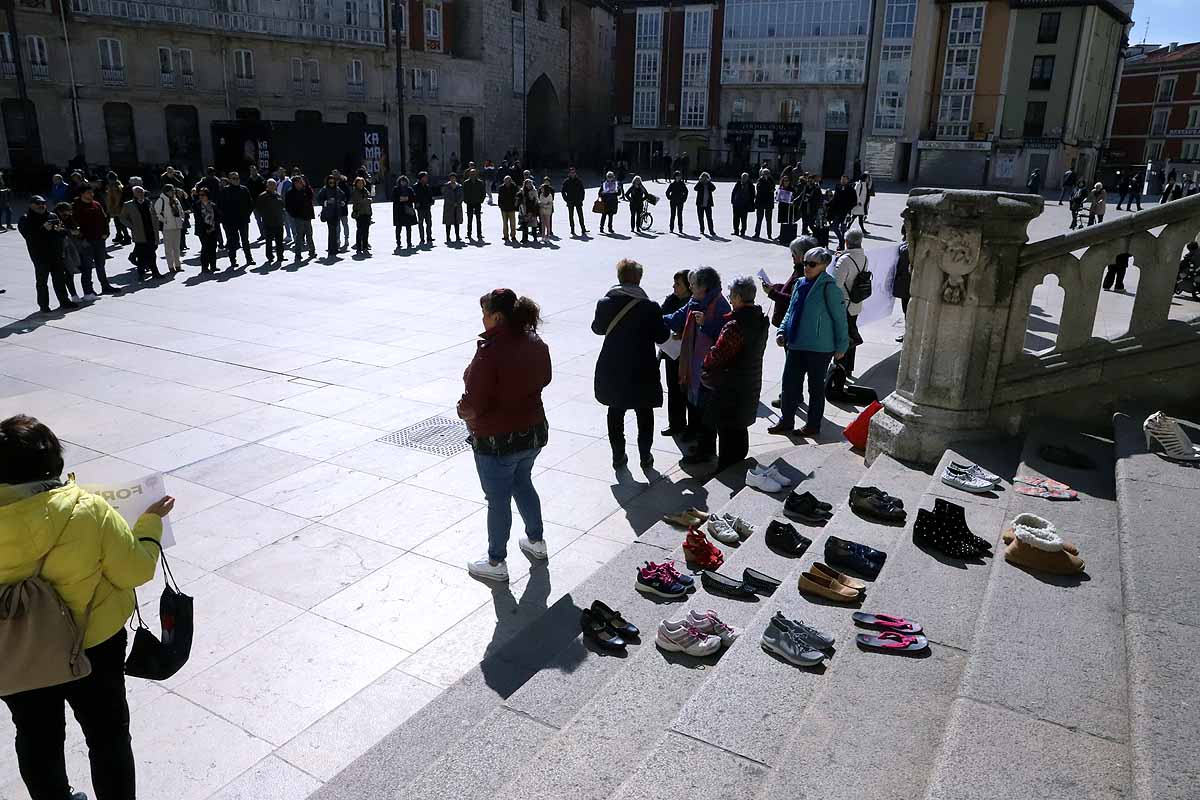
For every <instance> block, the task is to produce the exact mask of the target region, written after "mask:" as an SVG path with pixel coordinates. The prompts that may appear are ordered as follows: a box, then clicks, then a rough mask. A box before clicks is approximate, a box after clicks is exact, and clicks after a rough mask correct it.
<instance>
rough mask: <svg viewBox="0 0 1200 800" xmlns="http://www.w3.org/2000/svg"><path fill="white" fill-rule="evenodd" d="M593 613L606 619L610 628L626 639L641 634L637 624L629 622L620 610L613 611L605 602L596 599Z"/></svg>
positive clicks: (605, 621)
mask: <svg viewBox="0 0 1200 800" xmlns="http://www.w3.org/2000/svg"><path fill="white" fill-rule="evenodd" d="M592 614H594V615H595V616H597V617H599V618H600V619H602V620H603V621H604V623H605V624H606V625H608V627H609V628H612V630H613V631H615V632H616V634H617V635H618V636H620V637H622V638H624V639H635V638H637V637H638V636H640V635H641V631H639V630H638V627H637V625H634V624H633V623H632V622H627V621H626V620H625V618H624V617H623V616H621V612H620V611H613V610H612V609H611V608H609V607H608V606H606V605H604V603H602V602H600V601H599V600H596V601H594V602H593V603H592Z"/></svg>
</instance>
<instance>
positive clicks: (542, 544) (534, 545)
mask: <svg viewBox="0 0 1200 800" xmlns="http://www.w3.org/2000/svg"><path fill="white" fill-rule="evenodd" d="M517 545H518V546H519V547H520V548H521V550H522V551H523V552H524V553H525V554H526V555H528V556H529V557H530V558H536V559H538V560H539V561H545V560H546V559H548V558H549V557H550V553H549V552H548V551H547V550H546V540H545V539H541V540H540V541H536V542H534V541H531V540H530V538H529V537H528V536H522V537H521V541H519V542H517Z"/></svg>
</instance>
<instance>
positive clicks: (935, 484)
mask: <svg viewBox="0 0 1200 800" xmlns="http://www.w3.org/2000/svg"><path fill="white" fill-rule="evenodd" d="M1140 419H1141V418H1140V417H1139V418H1138V419H1136V420H1130V419H1129V418H1125V417H1122V416H1121V415H1118V416H1117V418H1116V419H1115V420H1114V434H1115V445H1114V443H1113V442H1110V441H1107V440H1103V439H1099V438H1095V437H1091V436H1085V435H1083V434H1079V433H1075V432H1072V429H1071V428H1070V427H1067V426H1062V425H1057V426H1056V425H1052V424H1047V425H1043V426H1041V427H1035V428H1034V429H1032V430H1031V431H1030V432H1029V433H1028V434H1027V435H1026V436H1025V437H1024V439H1022V440H1015V439H1003V440H993V441H973V442H970V443H968V444H964V445H962V446H961V447H954V448H952V449H951V450H949V451H947V453H946V454H945V456H944V457H943V461H945V460H949V459H951V458H954V459H957V460H963V459H967V460H972V461H975V462H977V463H979V464H981V465H982V466H983V467H985V468H987V469H990V470H991V471H993V472H996V473H997V474H1000V475H1002V476H1004V477H1005V478H1006V479H1007V478H1010V477H1011V476H1013V475H1016V474H1040V475H1044V476H1046V477H1052V478H1056V479H1058V480H1062V481H1064V482H1066V483H1069V484H1071V485H1072V486H1073V487H1075V488H1077V489H1078V490H1079V492H1080V499H1079V500H1078V501H1077V502H1070V503H1051V502H1050V501H1047V500H1042V499H1038V498H1029V497H1025V496H1022V495H1019V494H1016V493H1015V492H1014V491H1013V490H1012V486H1011V483H1009V482H1008V481H1007V480H1006V481H1005V482H1003V484H1002V486H1001V487H1000V489H999V490H998V491H996V492H991V493H988V494H985V495H968V494H965V493H963V492H960V491H958V490H955V489H952V488H949V487H947V486H944V485H943V484H942V483H941V482H940V479H939V478H938V475H939V474H940V469H939V470H937V471H935V472H934V473H933V474H932V475H931V474H929V473H927V472H922V471H919V470H915V469H911V468H909V467H907V466H905V465H902V464H900V463H898V462H896V461H894V460H892V459H890V458H888V457H886V456H880V457H878V458H876V459H875V460H874V462H873V463H872V464H871V465H870V467H869V468H867V467H866V466H865V465H864V463H863V460H862V458H861V456H860V455H857V454H855V453H854V452H852V451H850V450H849V449H848V448H847V447H846V446H845V445H840V444H835V445H820V446H800V447H792V448H788V449H787V450H785V451H780V452H779V453H777V454H775V455H777V456H778V458H777V463H778V464H780V465H781V469H783V470H784V471H785V472H789V473H791V474H792V475H794V476H795V477H796V478H798V479H800V484H799V489H800V490H801V491H806V490H807V491H811V492H813V493H814V494H815V495H817V497H819V498H822V499H825V500H828V501H830V502H833V503H834V504H835V514H834V518H833V520H832V521H831V522H830V523H829V524H828V525H827V526H825V529H824V530H821V529H819V528H811V529H809V530H807V531H806V535H809V536H810V537H811V538H812V539H813V540H814V543H813V546H812V547H811V548H810V550H809V552H808V553H807V554H805V555H804V556H803V557H802V558H798V559H789V558H786V557H783V556H780V555H777V554H775V553H774V552H772V551H770V550H769V549H768V548H767V547H766V546H765V542H764V537H763V535H762V531H763V530H764V529H765V527H766V525H767V523H768V522H769V521H770V520H771V519H772V518H774V517H777V516H781V512H782V509H781V506H780V498H778V497H772V496H769V495H764V494H762V493H761V492H758V491H755V490H752V489H746V488H741V487H740V479H739V476H738V475H734V474H725V475H722V476H718V477H717V478H716V479H714V480H712V481H709V482H708V483H707V484H705V485H704V486H703V487H702V488H701V489H699V490H697V492H696V493H695V497H696V498H697V500H696V503H697V504H701V503H705V504H706V505H707V507H708V508H709V509H710V510H711V511H714V512H719V511H725V510H727V511H731V512H733V513H735V514H738V515H740V516H743V517H745V518H746V519H748V520H749V521H751V522H753V523H755V524H757V525H758V526H759V528H760V533H759V534H758V535H756V536H753V537H751V538H749V539H747V540H745V541H743V542H742V543H741V544H740V546H736V547H728V546H724V545H719V546H720V547H721V549H722V550H723V551H724V552H725V557H726V562H725V566H723V567H722V569H721V571H722V572H724V573H725V574H728V575H731V576H735V575H740V573H741V570H742V568H743V567H746V566H753V567H755V568H757V569H759V570H761V571H763V572H766V573H768V574H771V575H775V576H777V577H780V578H782V579H783V585H782V587H781V588H780V589H779V590H778V591H776V592H775V594H774V595H773V596H771V597H760V598H759V599H758V600H757V601H743V600H733V599H728V598H724V597H721V596H716V595H710V594H708V593H707V592H706V591H705V590H704V589H703V588H698V590H697V592H696V593H695V595H692V596H690V597H689V598H688V599H687V600H686V601H682V602H680V601H662V602H661V603H660V602H656V601H654V600H651V599H650V598H647V597H645V596H643V595H640V594H638V593H637V592H636V591H635V590H634V588H633V578H634V570H635V568H636V567H637V566H638V565H640V564H641V563H642V562H643V561H646V560H654V561H663V560H665V559H666V558H675V559H676V560H677V561H679V562H682V561H683V559H682V551H681V550H680V549H679V545H680V543H681V541H682V538H683V536H682V534H681V532H680V531H679V530H677V529H674V528H671V527H669V526H667V525H665V524H658V525H655V526H654V527H652V528H651V529H650V530H648V531H647V532H646V533H645V534H644V535H643V536H642V537H641V538H640V539H639V541H637V542H635V543H633V544H631V545H629V547H627V548H626V550H625V551H623V552H622V553H620V554H618V555H617V557H616V558H614V559H613V560H612V561H611V562H610V563H609V564H607V565H606V566H604V567H602V568H601V569H600V570H599V571H597V572H596V573H595V574H594V575H593V576H592V577H591V578H589V579H588V580H587V581H585V582H584V583H582V584H580V585H579V586H577V587H576V588H575V589H574V590H573V591H572V592H571V594H570V595H568V596H566V597H564V598H562V600H560V601H559V602H558V603H556V604H555V605H554V606H552V607H551V608H550V609H549V610H548V611H547V612H546V613H545V614H544V615H543V616H542V617H541V618H540V619H538V620H536V621H535V622H533V623H532V624H531V625H530V626H529V627H527V628H526V629H525V630H524V631H522V632H521V633H518V634H517V635H516V636H515V637H514V638H513V639H512V640H510V641H509V642H508V643H507V644H506V645H504V646H502V647H500V648H498V649H497V650H496V651H495V652H493V653H491V654H489V656H488V658H486V659H485V660H484V662H483V663H481V664H480V666H479V667H478V668H477V669H475V670H473V671H472V672H471V673H469V674H468V675H467V676H465V677H464V678H463V679H462V680H461V681H460V682H459V683H458V684H456V685H455V686H453V687H451V688H450V689H448V690H447V691H446V692H445V693H444V694H443V695H442V696H441V697H439V698H438V699H437V700H435V701H433V702H432V703H430V704H429V705H428V706H426V707H425V709H423V710H422V711H421V712H419V713H418V714H417V715H415V716H414V717H412V718H411V719H409V720H408V721H407V722H406V723H405V724H404V725H403V726H401V727H400V728H398V729H397V730H396V731H394V732H393V733H392V734H390V735H389V736H388V737H386V738H385V739H384V740H383V741H381V742H380V743H379V744H377V745H376V746H375V747H374V748H372V749H371V750H370V751H368V752H367V753H366V754H364V755H363V756H362V757H361V758H360V759H359V760H358V761H356V762H355V763H354V764H352V765H350V766H349V767H347V769H346V770H345V771H343V772H342V773H341V774H340V775H338V776H336V777H335V778H334V779H333V780H332V781H330V782H329V783H328V784H327V785H326V786H324V787H323V788H322V789H321V790H319V791H318V792H316V793H315V794H314V795H313V796H312V799H313V800H349V799H350V798H354V800H359V799H360V798H366V797H370V798H413V799H414V800H415V799H416V798H421V799H422V800H441V799H442V798H446V799H447V800H448V799H449V798H456V799H457V798H495V800H517V798H528V797H545V798H571V800H602V799H603V798H617V799H619V800H625V799H626V798H628V799H629V800H632V798H664V800H665V799H666V798H671V800H676V799H677V798H680V797H696V796H700V795H701V794H703V795H705V796H714V797H722V798H728V799H729V800H734V799H736V798H745V800H784V798H788V799H789V800H790V799H791V798H831V797H839V798H840V797H869V798H881V799H882V798H887V800H908V799H909V798H911V800H933V799H934V798H936V799H937V800H950V799H951V798H954V800H960V799H962V798H972V799H974V798H997V799H1000V798H1004V799H1005V800H1009V799H1011V798H1026V797H1037V798H1045V799H1046V800H1058V799H1059V798H1061V799H1062V800H1068V799H1069V800H1077V799H1078V798H1088V799H1089V800H1093V799H1094V798H1133V800H1151V798H1153V800H1163V799H1165V800H1177V799H1178V800H1182V799H1183V798H1184V797H1193V796H1194V794H1192V793H1193V792H1194V789H1195V786H1196V785H1200V782H1198V780H1197V779H1198V778H1200V771H1198V768H1197V767H1196V766H1195V759H1194V748H1195V742H1196V741H1197V736H1198V735H1200V711H1198V710H1197V704H1196V703H1195V702H1194V699H1193V698H1195V697H1196V696H1197V694H1198V693H1200V674H1198V673H1197V670H1195V669H1194V663H1195V658H1196V656H1197V654H1200V601H1198V600H1197V595H1196V593H1195V591H1194V587H1195V586H1196V580H1195V577H1194V576H1195V573H1196V568H1197V567H1198V566H1200V539H1198V538H1197V537H1196V536H1195V520H1196V519H1197V517H1196V513H1195V512H1194V511H1192V509H1194V508H1196V507H1197V502H1196V501H1197V500H1200V470H1188V469H1186V468H1184V467H1180V466H1177V465H1172V464H1169V462H1165V461H1162V460H1161V459H1159V458H1158V457H1157V456H1148V455H1146V454H1145V452H1144V448H1143V447H1141V446H1140V437H1141V431H1140ZM1195 438H1196V440H1197V441H1200V434H1198V435H1197V436H1196V437H1195ZM1047 443H1054V444H1060V445H1063V444H1065V445H1068V446H1070V447H1072V448H1073V449H1075V450H1077V451H1079V452H1083V453H1086V454H1087V455H1088V456H1089V457H1090V458H1091V459H1092V461H1093V462H1094V463H1095V468H1094V469H1090V470H1075V469H1070V468H1066V467H1060V466H1057V465H1053V464H1050V463H1047V462H1045V461H1044V460H1043V459H1042V458H1041V457H1040V455H1039V452H1040V450H1041V448H1042V446H1043V445H1044V444H1047ZM1114 476H1115V479H1116V480H1115V482H1114ZM664 483H665V482H664ZM855 484H859V485H873V486H879V487H882V488H884V489H886V490H887V491H888V492H890V493H891V494H893V495H896V496H898V497H900V498H901V499H903V500H904V502H905V507H906V508H907V509H908V510H909V516H908V522H907V524H906V525H905V526H887V525H882V524H879V523H875V522H872V521H869V520H866V519H863V518H861V517H859V516H858V515H857V514H855V512H853V511H852V510H851V509H850V508H849V507H848V505H847V504H846V498H847V495H848V490H849V488H850V487H851V486H853V485H855ZM655 491H658V492H660V493H661V496H660V497H659V498H658V500H661V501H663V502H667V501H668V500H669V501H670V502H671V503H673V505H671V506H667V507H664V508H663V509H662V510H663V511H669V510H672V509H674V508H677V507H681V506H680V505H679V503H680V501H681V499H683V500H685V501H686V496H685V497H683V498H681V497H680V496H679V495H678V490H677V489H672V488H671V487H670V485H667V486H662V487H652V489H651V490H650V492H649V493H648V494H650V495H651V496H650V497H647V498H646V500H645V501H639V502H649V503H653V502H656V498H655V497H654V496H653V493H654V492H655ZM938 497H945V498H947V499H950V500H952V501H953V502H956V503H959V504H960V505H962V506H964V508H965V509H966V516H967V521H968V524H969V525H970V526H971V528H972V530H973V531H974V532H975V533H976V534H978V535H981V536H984V537H985V538H988V539H989V540H991V541H993V543H994V546H995V548H996V551H997V553H1001V552H1002V550H1003V545H1002V543H1001V541H1000V534H1001V532H1002V530H1003V529H1004V527H1005V524H1006V521H1007V520H1009V519H1011V518H1012V517H1013V516H1014V515H1015V514H1016V513H1018V512H1020V511H1031V512H1033V513H1037V514H1040V515H1042V516H1046V517H1048V518H1050V519H1052V520H1054V521H1055V522H1056V524H1057V525H1058V527H1059V530H1060V531H1061V532H1062V533H1063V535H1064V536H1065V537H1066V538H1067V539H1069V540H1071V541H1073V542H1075V543H1076V544H1077V545H1078V546H1079V548H1080V551H1081V555H1082V557H1083V558H1084V559H1085V560H1086V562H1087V573H1086V576H1082V577H1079V578H1072V579H1056V578H1049V577H1046V576H1040V575H1035V574H1033V573H1029V572H1026V571H1024V570H1022V569H1019V568H1017V567H1014V566H1012V565H1010V564H1008V563H1007V562H1005V561H1004V560H1003V558H1002V556H1001V557H997V558H989V559H984V560H977V561H968V562H963V561H958V560H953V559H947V558H943V557H941V556H940V555H938V554H935V553H931V552H926V551H925V550H923V549H921V548H918V547H917V546H915V545H914V544H913V542H912V536H911V529H912V524H913V521H914V520H915V517H916V509H917V508H932V506H933V503H934V501H935V499H937V498H938ZM688 504H691V503H689V502H684V505H683V506H682V507H686V505H688ZM797 527H800V528H804V527H806V526H803V525H801V524H799V523H797ZM826 533H830V534H834V535H837V536H840V537H842V538H849V539H853V540H855V541H859V542H863V543H865V544H868V545H871V546H872V547H876V548H878V549H881V550H884V551H886V552H887V553H888V554H889V556H888V561H887V565H886V566H885V568H884V569H883V571H882V572H881V574H880V576H879V578H878V579H877V580H876V581H875V582H874V583H873V584H872V585H871V586H870V588H869V590H868V595H867V599H866V601H865V602H864V604H863V605H862V608H863V609H864V610H879V611H887V612H890V613H894V614H899V615H902V616H906V617H909V618H911V619H916V620H919V621H921V622H922V624H923V625H924V626H925V630H926V632H927V634H928V637H929V639H930V649H929V651H928V652H927V653H925V654H922V655H920V656H917V657H904V656H897V655H886V654H880V653H874V652H866V651H862V650H859V649H858V648H857V647H855V645H854V644H853V641H854V633H855V632H856V630H855V626H854V625H853V623H852V621H851V618H850V611H851V610H852V609H849V608H847V607H845V606H841V605H834V604H827V603H823V602H814V601H813V600H810V599H808V598H806V597H804V596H802V595H800V594H799V593H798V592H797V591H796V588H795V586H796V580H797V578H798V576H799V574H800V572H802V571H803V569H804V568H805V567H806V566H807V565H808V564H809V563H811V562H812V561H814V560H819V559H821V558H822V549H823V544H824V539H825V534H826ZM681 566H682V565H681ZM550 568H551V569H553V563H551V565H550ZM593 599H601V600H603V601H604V602H606V603H608V604H609V605H610V606H613V607H615V608H619V609H621V610H622V611H623V612H624V613H625V614H626V616H627V617H628V618H629V619H630V620H631V621H632V622H634V623H635V624H637V625H638V626H639V627H640V628H641V629H642V630H643V632H644V634H643V637H642V643H641V644H640V645H635V646H631V647H630V648H629V650H628V653H627V654H625V655H623V656H615V655H610V654H606V653H603V652H600V651H598V650H595V649H593V648H591V647H590V646H589V645H588V644H586V643H585V642H584V641H583V640H582V639H581V638H580V637H579V636H578V614H579V608H582V607H586V606H587V605H589V604H590V603H591V601H592V600H593ZM689 608H696V609H700V610H703V609H708V608H712V609H715V610H716V611H717V612H718V613H719V614H720V615H721V617H722V619H724V620H726V621H727V622H729V623H730V624H732V625H734V626H736V627H740V628H742V629H743V634H742V637H741V638H740V639H739V640H738V641H737V642H735V643H734V644H733V645H732V646H731V647H729V648H728V649H727V650H724V651H723V652H720V653H718V654H717V655H716V656H713V657H710V658H705V659H696V658H692V657H688V656H684V655H678V654H666V653H663V652H662V651H659V650H658V649H657V648H656V647H655V646H654V643H653V636H654V630H655V627H656V625H657V623H658V621H659V620H660V619H662V618H664V617H668V616H669V617H672V618H678V617H680V616H682V615H683V614H685V613H686V611H687V610H688V609H689ZM776 611H783V613H784V614H785V615H788V616H792V617H800V618H803V619H804V620H806V621H808V622H810V623H811V624H814V625H815V626H817V627H818V628H821V629H822V630H826V631H829V632H831V633H833V634H834V635H835V636H836V637H837V639H838V644H837V647H836V652H835V654H834V655H833V656H832V657H831V658H830V659H828V660H827V661H826V662H825V664H824V665H821V666H818V667H813V668H810V669H800V668H796V667H794V666H792V665H790V664H787V663H785V662H783V661H782V660H780V659H777V658H775V657H773V656H771V655H768V654H767V653H765V652H763V651H762V649H761V648H760V647H759V643H758V640H759V636H760V634H761V633H762V630H763V628H764V627H765V626H766V625H767V623H768V621H769V619H770V617H771V616H772V615H773V614H774V613H775V612H776Z"/></svg>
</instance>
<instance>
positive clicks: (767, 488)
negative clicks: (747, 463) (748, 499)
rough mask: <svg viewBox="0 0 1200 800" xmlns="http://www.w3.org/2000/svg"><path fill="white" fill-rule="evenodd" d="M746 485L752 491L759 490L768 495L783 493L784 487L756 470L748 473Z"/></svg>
mask: <svg viewBox="0 0 1200 800" xmlns="http://www.w3.org/2000/svg"><path fill="white" fill-rule="evenodd" d="M746 485H747V486H749V487H750V488H751V489H758V490H759V491H760V492H766V493H767V494H775V493H776V492H782V491H783V487H782V486H780V485H779V484H778V483H777V482H776V481H773V480H771V479H770V478H768V477H767V476H766V475H762V474H760V473H757V472H755V471H754V470H747V471H746Z"/></svg>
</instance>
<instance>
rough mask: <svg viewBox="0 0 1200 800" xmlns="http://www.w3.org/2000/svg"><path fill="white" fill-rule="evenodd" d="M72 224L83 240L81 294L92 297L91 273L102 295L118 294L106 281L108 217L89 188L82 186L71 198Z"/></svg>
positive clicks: (119, 292) (117, 290)
mask: <svg viewBox="0 0 1200 800" xmlns="http://www.w3.org/2000/svg"><path fill="white" fill-rule="evenodd" d="M72 213H73V215H74V217H75V222H76V224H77V225H79V234H80V236H82V237H83V244H84V247H83V250H82V252H81V254H80V255H81V259H80V270H81V271H80V279H79V280H80V283H82V284H83V293H84V294H85V295H95V294H96V291H95V289H94V288H93V285H92V271H93V270H94V271H95V273H96V278H97V279H98V280H99V282H100V291H101V292H103V293H104V294H110V295H119V294H121V290H120V289H118V288H116V287H115V286H113V285H112V284H111V283H109V282H108V273H107V272H106V271H105V269H104V262H105V261H107V260H108V252H107V250H106V248H105V247H104V241H105V239H107V238H108V214H106V213H105V212H104V208H103V207H101V205H100V203H99V202H98V201H97V200H96V192H95V190H94V189H92V187H91V186H85V187H84V189H83V191H82V192H80V193H79V197H77V198H75V203H74V206H73V209H72Z"/></svg>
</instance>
